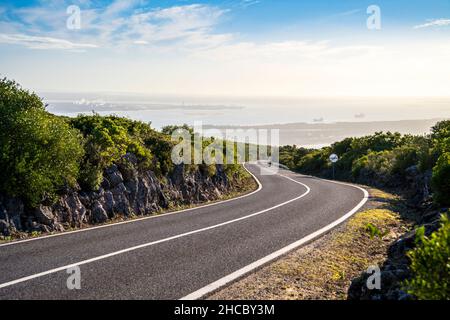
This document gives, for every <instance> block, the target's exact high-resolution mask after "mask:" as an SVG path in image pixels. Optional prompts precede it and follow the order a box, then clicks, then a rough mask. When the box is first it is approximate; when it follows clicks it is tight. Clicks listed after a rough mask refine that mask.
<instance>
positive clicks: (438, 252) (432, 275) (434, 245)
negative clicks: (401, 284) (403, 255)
mask: <svg viewBox="0 0 450 320" xmlns="http://www.w3.org/2000/svg"><path fill="white" fill-rule="evenodd" d="M416 243H417V247H416V248H415V249H414V250H412V251H410V252H409V253H408V257H409V258H410V259H411V267H410V269H411V272H412V275H413V276H412V279H411V280H409V281H406V282H405V287H406V291H408V293H409V294H411V295H414V296H415V297H417V298H418V299H420V300H448V299H450V221H449V218H448V216H447V215H443V216H442V222H441V227H440V228H439V230H437V231H436V232H434V233H433V234H432V235H431V236H430V237H426V236H425V234H424V229H423V228H422V229H420V230H419V231H418V232H417V240H416Z"/></svg>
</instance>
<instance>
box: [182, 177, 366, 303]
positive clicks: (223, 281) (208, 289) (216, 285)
mask: <svg viewBox="0 0 450 320" xmlns="http://www.w3.org/2000/svg"><path fill="white" fill-rule="evenodd" d="M281 176H283V175H281ZM283 177H285V178H287V179H289V180H292V181H296V180H294V179H292V178H290V177H287V176H283ZM326 181H328V182H332V183H336V184H342V185H346V186H350V187H354V188H357V189H359V190H362V191H363V193H364V198H363V199H362V200H361V202H360V203H358V205H357V206H356V207H354V208H353V209H352V210H351V211H349V212H348V213H346V214H345V215H344V216H342V217H341V218H339V219H338V220H336V221H334V222H332V223H331V224H329V225H327V226H325V227H323V228H322V229H319V230H317V231H316V232H314V233H311V234H310V235H308V236H306V237H304V238H302V239H300V240H298V241H296V242H294V243H291V244H290V245H288V246H286V247H284V248H282V249H280V250H278V251H276V252H274V253H271V254H269V255H268V256H265V257H264V258H262V259H260V260H257V261H255V262H253V263H251V264H249V265H247V266H245V267H243V268H241V269H239V270H237V271H235V272H233V273H231V274H229V275H227V276H225V277H223V278H220V279H219V280H217V281H215V282H213V283H211V284H208V285H207V286H205V287H203V288H201V289H199V290H197V291H195V292H192V293H190V294H188V295H187V296H185V297H183V298H181V299H180V300H197V299H200V298H202V297H205V296H206V295H208V294H210V293H213V292H215V291H217V290H219V289H220V288H222V287H224V286H226V285H227V284H230V283H231V282H233V281H236V280H238V279H239V278H242V277H243V276H244V275H246V274H248V273H250V272H252V271H254V270H255V269H258V268H260V267H262V266H263V265H265V264H267V263H269V262H271V261H273V260H275V259H277V258H280V257H281V256H283V255H285V254H287V253H289V252H290V251H292V250H294V249H296V248H298V247H300V246H302V245H304V244H305V243H308V242H310V241H312V240H314V239H315V238H317V237H319V236H321V235H323V234H324V233H326V232H328V231H330V230H331V229H333V228H335V227H336V226H338V225H339V224H341V223H342V222H344V221H345V220H347V219H348V218H350V217H351V216H352V215H354V214H355V213H356V212H358V210H359V209H360V208H361V207H362V206H363V205H364V204H365V203H366V202H367V200H368V199H369V193H368V192H367V190H365V189H363V188H361V187H358V186H355V185H352V184H348V183H342V182H337V181H331V180H326ZM296 182H297V183H300V182H298V181H296Z"/></svg>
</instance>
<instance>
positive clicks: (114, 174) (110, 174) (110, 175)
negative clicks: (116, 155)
mask: <svg viewBox="0 0 450 320" xmlns="http://www.w3.org/2000/svg"><path fill="white" fill-rule="evenodd" d="M105 173H106V178H107V179H108V182H109V185H110V187H111V188H114V187H115V186H117V185H119V184H121V183H122V182H123V177H122V174H121V173H120V171H119V168H118V167H117V166H116V165H114V164H113V165H112V166H111V167H109V168H108V169H106V172H105Z"/></svg>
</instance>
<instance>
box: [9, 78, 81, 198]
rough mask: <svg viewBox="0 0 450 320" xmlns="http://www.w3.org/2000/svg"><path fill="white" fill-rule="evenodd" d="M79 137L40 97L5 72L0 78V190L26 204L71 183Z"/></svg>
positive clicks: (78, 151) (46, 196) (77, 158)
mask: <svg viewBox="0 0 450 320" xmlns="http://www.w3.org/2000/svg"><path fill="white" fill-rule="evenodd" d="M81 141H82V138H81V136H80V134H79V132H78V131H77V130H74V129H73V128H71V127H70V126H69V124H67V123H66V122H65V121H64V120H63V119H61V118H59V117H56V116H54V115H51V114H50V113H48V112H47V111H45V106H44V104H43V103H42V100H41V99H40V98H39V97H38V96H37V95H36V94H34V93H30V92H28V91H26V90H24V89H22V88H21V87H20V86H19V85H18V84H17V83H15V82H14V81H11V80H7V79H6V78H4V79H2V80H0V191H1V192H4V193H6V194H9V195H11V196H19V197H21V198H23V200H25V202H26V203H27V204H28V205H29V206H36V205H38V204H39V203H40V202H41V201H42V200H43V199H44V198H53V197H54V196H55V193H56V192H57V190H58V189H59V188H60V187H62V186H63V185H69V186H73V185H74V184H75V183H76V180H77V176H78V170H79V160H80V159H81V157H82V155H83V148H82V145H81V143H80V142H81Z"/></svg>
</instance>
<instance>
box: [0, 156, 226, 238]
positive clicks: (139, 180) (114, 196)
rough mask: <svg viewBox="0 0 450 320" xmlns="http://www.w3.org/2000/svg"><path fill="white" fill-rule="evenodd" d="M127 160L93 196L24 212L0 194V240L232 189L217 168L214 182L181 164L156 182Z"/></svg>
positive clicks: (69, 195)
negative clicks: (9, 236) (2, 237)
mask: <svg viewBox="0 0 450 320" xmlns="http://www.w3.org/2000/svg"><path fill="white" fill-rule="evenodd" d="M126 160H127V161H124V162H123V164H118V165H112V166H111V167H110V168H108V169H107V170H105V172H104V179H103V182H102V184H101V187H100V188H99V190H98V191H95V192H87V191H84V190H79V189H75V190H70V191H67V192H66V193H64V194H62V195H61V196H60V197H59V199H58V200H57V201H56V203H54V204H51V205H44V204H42V205H40V206H39V207H38V208H33V209H26V208H25V206H24V203H23V202H22V201H21V200H20V199H18V198H11V197H7V196H5V195H1V194H0V235H5V236H8V235H10V234H11V233H14V232H17V231H26V232H32V231H41V232H50V231H63V230H64V229H67V228H79V227H82V226H84V225H88V224H96V223H104V222H106V221H108V220H109V219H113V218H115V217H117V216H124V217H130V216H143V215H149V214H153V213H155V212H158V211H159V210H161V209H167V208H169V207H170V206H171V205H190V204H196V203H200V202H205V201H211V200H216V199H219V198H220V197H221V196H222V194H223V193H225V192H227V191H230V189H231V188H232V186H231V185H230V183H229V181H228V178H227V176H226V174H225V172H224V169H223V166H221V165H217V166H216V174H215V175H214V176H213V177H209V176H208V175H206V174H204V173H202V171H201V170H198V169H197V170H195V171H189V172H187V171H186V170H185V166H183V165H180V166H177V167H175V169H174V170H173V172H172V174H171V175H170V176H167V177H162V178H158V177H157V176H156V175H155V174H154V173H153V172H152V171H144V172H142V171H139V170H138V169H137V160H136V158H135V157H134V156H133V155H131V154H128V155H127V156H126Z"/></svg>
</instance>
